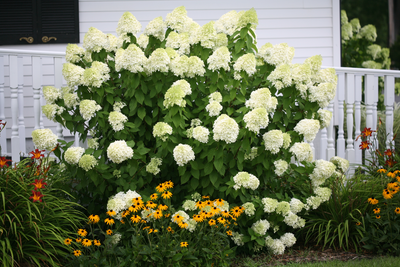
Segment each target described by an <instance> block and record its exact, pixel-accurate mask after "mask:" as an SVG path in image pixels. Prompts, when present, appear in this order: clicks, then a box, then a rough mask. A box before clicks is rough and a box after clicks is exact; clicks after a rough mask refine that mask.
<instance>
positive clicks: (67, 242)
mask: <svg viewBox="0 0 400 267" xmlns="http://www.w3.org/2000/svg"><path fill="white" fill-rule="evenodd" d="M71 243H72V239H71V238H66V239H65V240H64V244H65V245H67V246H69V245H71Z"/></svg>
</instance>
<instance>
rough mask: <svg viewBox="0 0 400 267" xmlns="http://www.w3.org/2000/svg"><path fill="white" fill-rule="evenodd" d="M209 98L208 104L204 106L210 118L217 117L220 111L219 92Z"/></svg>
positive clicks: (220, 100) (220, 96)
mask: <svg viewBox="0 0 400 267" xmlns="http://www.w3.org/2000/svg"><path fill="white" fill-rule="evenodd" d="M208 97H209V99H210V100H209V103H208V105H207V106H206V110H207V112H208V115H209V116H210V117H214V116H218V115H219V113H220V112H221V110H222V105H221V104H220V103H221V102H222V95H221V93H220V92H214V93H212V94H211V95H209V96H208Z"/></svg>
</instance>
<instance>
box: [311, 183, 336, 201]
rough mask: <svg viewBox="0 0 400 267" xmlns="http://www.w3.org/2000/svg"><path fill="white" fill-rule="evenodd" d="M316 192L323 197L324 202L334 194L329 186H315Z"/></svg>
mask: <svg viewBox="0 0 400 267" xmlns="http://www.w3.org/2000/svg"><path fill="white" fill-rule="evenodd" d="M314 193H315V194H317V196H319V197H320V198H321V201H322V202H326V201H328V200H329V198H330V197H331V195H332V189H330V188H328V187H315V188H314Z"/></svg>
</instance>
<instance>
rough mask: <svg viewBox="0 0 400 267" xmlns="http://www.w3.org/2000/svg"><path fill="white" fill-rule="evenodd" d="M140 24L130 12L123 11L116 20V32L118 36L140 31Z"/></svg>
mask: <svg viewBox="0 0 400 267" xmlns="http://www.w3.org/2000/svg"><path fill="white" fill-rule="evenodd" d="M141 28H142V25H141V24H140V22H139V21H138V20H137V19H136V18H135V16H134V15H132V13H130V12H125V13H124V14H123V15H122V17H121V18H120V19H119V21H118V26H117V29H116V32H117V34H118V36H120V35H123V34H127V33H132V34H133V35H135V34H137V33H138V32H140V30H141Z"/></svg>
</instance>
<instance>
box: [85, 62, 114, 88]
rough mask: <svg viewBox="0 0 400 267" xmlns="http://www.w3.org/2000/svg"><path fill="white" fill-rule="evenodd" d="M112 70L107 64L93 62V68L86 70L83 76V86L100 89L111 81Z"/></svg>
mask: <svg viewBox="0 0 400 267" xmlns="http://www.w3.org/2000/svg"><path fill="white" fill-rule="evenodd" d="M109 73H110V68H109V67H108V65H107V64H105V63H103V62H99V61H93V63H92V67H91V68H88V69H85V71H84V72H83V75H82V84H83V85H85V86H90V87H97V88H99V87H100V86H101V85H102V83H103V82H106V81H108V80H109V79H110V74H109Z"/></svg>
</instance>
